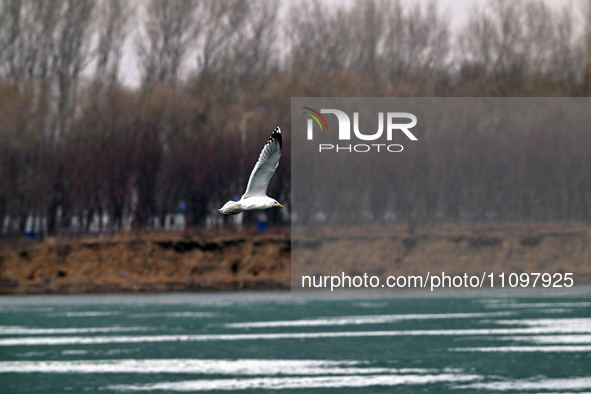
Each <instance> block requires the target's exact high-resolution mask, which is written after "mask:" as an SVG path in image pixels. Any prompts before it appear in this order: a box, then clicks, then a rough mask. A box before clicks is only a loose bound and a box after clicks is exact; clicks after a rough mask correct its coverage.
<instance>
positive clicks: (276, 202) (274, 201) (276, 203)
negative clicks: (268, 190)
mask: <svg viewBox="0 0 591 394" xmlns="http://www.w3.org/2000/svg"><path fill="white" fill-rule="evenodd" d="M271 203H272V204H273V206H274V207H279V208H285V207H284V206H283V205H281V204H279V201H277V200H273V201H272V202H271Z"/></svg>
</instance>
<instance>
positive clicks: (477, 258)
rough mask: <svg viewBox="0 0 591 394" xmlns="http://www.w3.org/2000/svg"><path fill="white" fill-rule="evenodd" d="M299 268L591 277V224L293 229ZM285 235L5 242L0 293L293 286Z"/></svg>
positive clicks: (318, 272)
mask: <svg viewBox="0 0 591 394" xmlns="http://www.w3.org/2000/svg"><path fill="white" fill-rule="evenodd" d="M293 247H294V248H297V253H294V254H293V258H294V268H295V273H294V276H297V275H299V274H300V273H302V274H306V275H310V274H316V275H340V273H341V272H345V273H347V274H349V275H357V274H361V275H362V274H363V273H368V274H369V275H377V276H381V277H385V276H387V275H425V274H426V273H427V272H431V273H440V272H445V273H446V274H449V275H455V274H462V273H464V272H466V273H468V274H482V273H483V272H489V273H490V272H494V273H496V274H499V273H502V272H504V273H506V274H509V273H513V272H516V273H522V272H526V273H530V272H540V273H556V272H558V273H567V272H572V273H573V278H574V280H575V283H579V284H580V283H591V229H588V228H578V229H561V230H552V231H551V230H541V231H525V230H520V231H484V232H480V231H452V232H450V231H445V232H439V233H438V232H435V231H428V232H424V233H417V234H408V233H405V232H401V231H389V230H385V229H381V230H378V231H369V230H368V231H363V232H357V231H355V232H348V233H342V234H338V235H335V234H334V233H330V234H326V233H325V234H324V235H323V234H317V235H315V236H310V235H307V236H305V237H297V236H294V243H293ZM291 248H292V243H291V241H290V238H289V237H288V236H286V235H266V236H260V235H259V236H238V235H235V236H226V237H219V238H212V239H203V238H196V237H192V238H181V237H176V238H174V237H170V238H167V239H144V238H139V239H127V240H126V239H119V240H92V241H88V240H87V241H75V242H62V243H54V244H48V243H45V244H39V245H35V246H31V247H22V248H14V247H13V248H7V249H4V250H3V251H0V294H32V293H100V292H136V291H146V292H161V291H199V290H241V289H278V288H289V287H290V274H291V258H292V250H291Z"/></svg>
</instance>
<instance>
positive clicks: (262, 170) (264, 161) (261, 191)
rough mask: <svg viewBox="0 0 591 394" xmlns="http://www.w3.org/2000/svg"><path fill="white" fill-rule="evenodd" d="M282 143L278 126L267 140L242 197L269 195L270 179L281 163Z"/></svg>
mask: <svg viewBox="0 0 591 394" xmlns="http://www.w3.org/2000/svg"><path fill="white" fill-rule="evenodd" d="M281 145H282V139H281V129H280V128H279V126H277V127H275V130H273V133H272V134H271V137H270V138H269V141H267V143H266V144H265V147H264V148H263V150H262V152H261V155H260V156H259V160H258V161H257V163H256V164H255V166H254V168H253V170H252V172H251V173H250V178H249V179H248V185H247V186H246V191H245V192H244V195H243V196H242V198H246V197H255V196H266V195H267V186H269V181H270V180H271V177H272V176H273V174H274V173H275V169H276V168H277V166H278V165H279V158H280V157H281Z"/></svg>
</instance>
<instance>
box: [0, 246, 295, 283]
mask: <svg viewBox="0 0 591 394" xmlns="http://www.w3.org/2000/svg"><path fill="white" fill-rule="evenodd" d="M289 277H290V240H289V238H288V237H285V236H283V237H279V236H277V237H271V236H267V237H264V236H260V237H253V238H245V237H238V236H234V237H229V238H220V239H212V240H203V239H195V238H191V239H188V238H180V237H179V238H176V239H166V240H150V239H134V240H123V239H122V240H117V241H115V240H110V241H98V240H97V241H78V242H70V243H58V244H55V245H44V244H41V245H37V246H34V247H29V248H24V249H21V250H12V251H9V252H8V251H5V252H3V253H2V252H0V293H4V294H30V293H102V292H136V291H145V292H162V291H198V290H240V289H276V288H287V287H289Z"/></svg>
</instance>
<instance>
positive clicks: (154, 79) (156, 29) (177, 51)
mask: <svg viewBox="0 0 591 394" xmlns="http://www.w3.org/2000/svg"><path fill="white" fill-rule="evenodd" d="M221 3H224V2H221ZM197 5H198V3H197V2H196V1H195V0H179V1H160V0H150V1H149V2H148V3H147V4H146V7H145V9H144V10H143V11H145V17H144V18H143V23H142V30H141V31H140V34H139V35H138V36H137V37H136V40H135V44H136V50H137V53H138V56H139V58H140V64H141V69H142V79H143V82H144V84H145V85H148V86H150V85H153V84H154V83H160V84H167V85H169V86H172V87H174V86H176V85H177V83H178V81H179V78H180V72H181V69H182V66H183V64H184V61H185V60H186V56H187V54H188V51H189V50H190V49H191V46H192V45H193V39H194V37H195V34H196V31H197V28H198V26H199V23H198V20H197V21H196V19H195V13H196V9H197Z"/></svg>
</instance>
